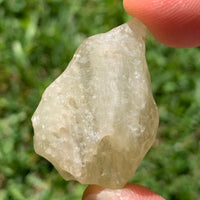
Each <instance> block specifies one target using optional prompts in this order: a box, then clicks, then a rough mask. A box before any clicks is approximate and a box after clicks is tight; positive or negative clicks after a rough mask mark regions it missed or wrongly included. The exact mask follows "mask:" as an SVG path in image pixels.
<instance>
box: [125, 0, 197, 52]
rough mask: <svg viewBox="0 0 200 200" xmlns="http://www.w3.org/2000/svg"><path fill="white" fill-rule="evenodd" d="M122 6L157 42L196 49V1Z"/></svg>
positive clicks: (130, 0) (133, 1) (129, 0)
mask: <svg viewBox="0 0 200 200" xmlns="http://www.w3.org/2000/svg"><path fill="white" fill-rule="evenodd" d="M123 4H124V8H125V10H126V11H127V12H128V13H129V14H130V15H131V16H133V17H136V18H138V19H139V20H140V21H142V22H143V23H144V24H145V25H146V26H147V28H148V29H149V30H150V32H151V33H152V34H153V35H154V37H155V38H156V39H158V40H159V41H160V42H162V43H164V44H166V45H168V46H171V47H176V48H187V47H195V46H200V15H199V13H200V1H199V0H193V1H191V0H184V1H181V0H173V1H171V0H160V1H159V0H140V1H138V0H124V1H123Z"/></svg>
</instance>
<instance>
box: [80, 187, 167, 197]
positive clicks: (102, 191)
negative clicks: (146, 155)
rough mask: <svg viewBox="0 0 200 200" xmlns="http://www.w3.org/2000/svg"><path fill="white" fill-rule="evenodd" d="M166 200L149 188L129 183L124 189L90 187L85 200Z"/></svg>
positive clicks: (85, 193)
mask: <svg viewBox="0 0 200 200" xmlns="http://www.w3.org/2000/svg"><path fill="white" fill-rule="evenodd" d="M121 199H126V200H133V199H134V200H164V198H163V197H161V196H160V195H158V194H156V193H155V192H153V191H151V190H149V189H148V188H146V187H144V186H141V185H138V184H133V183H129V184H127V185H126V186H125V187H124V188H122V189H115V190H112V189H106V188H102V187H100V186H97V185H91V186H88V187H87V189H86V190H85V192H84V194H83V200H121Z"/></svg>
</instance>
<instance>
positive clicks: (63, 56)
mask: <svg viewBox="0 0 200 200" xmlns="http://www.w3.org/2000/svg"><path fill="white" fill-rule="evenodd" d="M129 19H130V17H129V16H128V15H127V14H126V13H125V12H124V10H123V6H122V1H121V0H106V1H101V0H71V1H69V0H0V200H10V199H12V200H25V199H30V200H54V199H55V200H78V199H81V195H82V192H83V190H84V188H85V187H86V186H83V185H80V184H77V183H75V182H66V181H64V180H62V178H61V177H60V176H59V175H58V173H57V172H56V171H55V169H54V168H53V167H52V165H51V164H50V163H49V162H47V161H46V160H45V159H43V158H41V157H39V156H37V155H36V154H35V153H34V151H33V144H32V142H33V140H32V137H33V130H32V126H31V122H30V118H31V116H32V114H33V112H34V110H35V109H36V107H37V105H38V103H39V100H40V98H41V95H42V93H43V91H44V89H45V88H46V87H47V86H48V85H49V84H50V83H51V82H52V81H53V80H54V79H55V78H56V77H57V76H58V75H59V74H60V73H62V71H63V70H64V69H65V67H66V66H67V63H68V62H69V61H70V59H71V58H72V55H73V53H74V51H75V49H76V48H77V47H78V45H79V44H80V43H81V42H82V41H83V40H84V39H85V38H86V37H88V36H90V35H93V34H96V33H100V32H105V31H108V30H109V29H111V28H113V27H115V26H117V25H119V24H121V23H124V22H125V21H128V20H129ZM146 43H147V53H146V55H147V61H148V65H149V68H150V72H151V76H152V82H153V83H152V84H153V92H154V96H155V99H156V102H157V104H158V107H159V113H160V127H159V133H158V137H157V140H156V142H155V144H154V146H153V148H152V149H151V151H150V152H149V153H148V154H147V156H146V157H145V159H144V160H143V162H142V164H141V165H140V167H139V169H138V170H137V172H136V174H135V175H134V176H133V178H132V181H133V182H136V183H139V184H143V185H145V186H147V187H149V188H150V189H152V190H154V191H155V192H158V193H160V194H161V195H163V197H165V198H166V199H168V200H194V199H195V200H196V199H199V196H200V181H199V180H200V169H199V166H200V154H199V150H200V143H199V139H200V112H199V111H200V48H190V49H173V48H169V47H166V46H164V45H162V44H160V43H158V42H157V41H156V40H155V39H154V38H153V37H152V36H151V35H150V34H149V35H148V37H147V42H146Z"/></svg>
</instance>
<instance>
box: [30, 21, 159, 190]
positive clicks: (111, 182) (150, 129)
mask: <svg viewBox="0 0 200 200" xmlns="http://www.w3.org/2000/svg"><path fill="white" fill-rule="evenodd" d="M145 32H146V29H145V26H144V25H143V24H141V23H140V22H139V21H138V20H137V19H133V20H131V21H129V22H128V23H126V24H123V25H121V26H119V27H117V28H114V29H113V30H111V31H109V32H107V33H104V34H98V35H95V36H92V37H89V38H88V39H86V40H85V41H84V42H83V43H82V44H81V45H80V47H79V48H78V50H77V51H76V53H75V55H74V57H73V59H72V61H71V62H70V64H69V66H68V67H67V69H66V70H65V71H64V72H63V73H62V74H61V75H60V76H59V77H58V78H57V79H56V80H55V81H54V82H53V83H52V84H51V85H50V86H49V87H48V88H47V89H46V90H45V92H44V94H43V96H42V100H41V102H40V104H39V106H38V108H37V110H36V111H35V113H34V115H33V118H32V122H33V127H34V132H35V135H34V147H35V151H36V152H37V153H38V154H39V155H41V156H43V157H45V158H46V159H47V160H49V161H50V162H51V163H52V164H53V165H54V166H55V168H56V169H57V170H58V172H59V173H60V174H61V176H62V177H63V178H64V179H66V180H77V181H79V182H80V183H83V184H97V185H101V186H103V187H106V188H121V187H123V186H124V185H125V184H126V183H127V181H128V180H129V179H130V178H131V177H132V176H133V174H134V172H135V170H136V169H137V167H138V166H139V164H140V162H141V160H142V159H143V157H144V156H145V154H146V153H147V151H148V150H149V148H150V147H151V145H152V143H153V142H154V139H155V136H156V132H157V127H158V111H157V107H156V104H155V102H154V99H153V96H152V91H151V83H150V76H149V72H148V68H147V64H146V60H145V41H144V40H145V39H144V38H145Z"/></svg>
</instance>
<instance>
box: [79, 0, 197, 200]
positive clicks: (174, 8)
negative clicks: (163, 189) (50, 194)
mask: <svg viewBox="0 0 200 200" xmlns="http://www.w3.org/2000/svg"><path fill="white" fill-rule="evenodd" d="M123 4H124V8H125V10H126V11H127V12H128V13H129V14H130V15H131V16H132V17H136V18H138V19H139V20H140V21H142V22H143V23H144V24H145V25H146V26H147V28H148V29H149V30H150V32H151V33H152V34H153V35H154V37H155V38H156V39H157V40H159V41H160V42H161V43H164V44H165V45H168V46H170V47H175V48H188V47H195V46H200V0H124V1H123ZM122 199H123V200H164V198H163V197H161V196H159V195H158V194H156V193H154V192H153V191H151V190H149V189H147V188H146V187H144V186H140V185H137V184H133V183H129V184H127V185H126V186H125V187H124V188H122V189H119V190H111V189H106V188H102V187H100V186H96V185H90V186H88V187H87V189H86V190H85V192H84V194H83V200H122Z"/></svg>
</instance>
